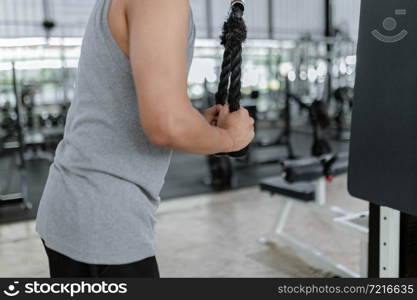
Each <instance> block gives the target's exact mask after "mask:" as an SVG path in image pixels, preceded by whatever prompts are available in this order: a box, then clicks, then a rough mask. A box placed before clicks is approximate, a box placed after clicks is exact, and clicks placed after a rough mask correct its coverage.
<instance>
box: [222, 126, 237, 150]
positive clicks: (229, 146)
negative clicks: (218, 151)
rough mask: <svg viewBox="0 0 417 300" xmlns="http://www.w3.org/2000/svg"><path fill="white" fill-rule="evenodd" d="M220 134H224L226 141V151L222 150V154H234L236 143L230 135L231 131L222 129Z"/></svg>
mask: <svg viewBox="0 0 417 300" xmlns="http://www.w3.org/2000/svg"><path fill="white" fill-rule="evenodd" d="M218 129H219V131H220V133H221V134H222V137H223V140H224V143H223V145H224V149H223V150H222V152H224V153H230V152H233V151H234V149H235V142H234V140H233V138H232V136H231V135H230V133H229V131H228V130H226V129H222V128H218Z"/></svg>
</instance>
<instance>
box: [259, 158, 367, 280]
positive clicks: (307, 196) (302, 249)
mask: <svg viewBox="0 0 417 300" xmlns="http://www.w3.org/2000/svg"><path fill="white" fill-rule="evenodd" d="M347 169H348V154H347V153H341V154H337V155H326V156H323V157H321V158H309V159H302V160H295V161H288V162H286V163H284V176H283V177H273V178H269V179H266V180H264V181H262V182H261V184H260V188H261V190H262V191H264V192H268V193H270V194H271V195H272V196H274V195H280V196H284V197H285V198H283V199H282V200H281V201H282V202H283V203H282V205H283V206H282V208H281V210H280V212H279V214H278V217H277V220H276V224H275V226H274V227H273V229H272V231H271V232H270V233H268V234H267V235H266V236H265V237H262V238H261V239H260V241H261V242H262V243H268V242H270V241H274V240H276V238H277V241H278V242H281V243H283V244H285V245H287V246H289V247H291V248H292V249H293V250H294V251H295V252H299V253H301V254H302V255H303V256H304V257H305V256H307V257H308V258H311V259H312V260H313V261H314V262H315V263H317V264H318V265H319V266H320V267H323V268H325V269H326V270H329V271H332V272H333V273H335V274H336V275H339V276H344V277H345V276H348V277H365V276H366V272H367V261H366V255H365V254H366V253H367V249H368V244H367V236H368V228H367V227H366V226H365V225H362V224H361V220H363V219H364V218H366V217H367V216H368V212H362V213H350V212H348V211H346V210H344V209H342V208H340V207H336V206H330V205H328V204H327V203H326V181H331V180H332V179H333V177H334V176H338V175H341V174H345V173H346V172H347ZM294 205H303V206H304V207H307V208H310V209H312V210H315V211H318V212H320V213H324V214H327V215H329V216H330V217H331V218H332V220H333V222H332V224H334V225H335V226H336V227H335V228H336V229H341V230H349V231H351V232H354V233H357V234H359V235H360V237H361V251H362V254H364V255H362V262H361V272H360V274H358V273H356V272H354V271H352V270H350V269H349V268H347V267H346V266H344V265H342V264H340V263H338V262H334V261H333V260H331V259H330V258H328V257H326V256H325V255H324V254H323V253H322V252H321V251H320V250H318V249H315V248H313V247H311V246H310V245H308V244H306V243H305V242H303V241H300V240H298V239H297V238H296V237H295V236H292V235H289V234H287V233H285V231H284V229H285V225H286V223H287V221H288V220H289V217H290V212H291V209H292V207H293V206H294Z"/></svg>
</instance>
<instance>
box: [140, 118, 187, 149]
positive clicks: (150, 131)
mask: <svg viewBox="0 0 417 300" xmlns="http://www.w3.org/2000/svg"><path fill="white" fill-rule="evenodd" d="M145 134H146V136H147V137H148V139H149V141H150V142H151V143H152V144H154V145H155V146H159V147H165V148H175V147H176V146H177V145H178V144H179V143H180V141H181V140H182V139H183V138H184V135H185V131H184V128H183V126H181V125H180V124H167V123H166V122H163V124H158V125H157V126H148V127H147V128H145Z"/></svg>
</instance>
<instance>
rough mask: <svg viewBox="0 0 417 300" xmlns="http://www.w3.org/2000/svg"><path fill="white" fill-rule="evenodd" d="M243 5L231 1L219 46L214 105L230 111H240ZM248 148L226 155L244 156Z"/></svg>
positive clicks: (243, 24) (244, 35) (242, 3)
mask: <svg viewBox="0 0 417 300" xmlns="http://www.w3.org/2000/svg"><path fill="white" fill-rule="evenodd" d="M244 10H245V5H244V2H243V1H233V2H232V6H231V10H230V15H229V18H228V19H227V21H226V22H225V23H224V25H223V32H222V35H221V44H222V45H223V46H224V49H225V50H224V54H223V63H222V70H221V74H220V80H219V88H218V91H217V94H216V104H221V105H225V104H229V107H230V111H231V112H234V111H237V110H239V109H240V99H241V92H240V90H241V87H242V82H241V78H242V44H243V43H244V42H245V40H246V37H247V29H246V24H245V21H244V20H243V12H244ZM247 151H248V148H245V149H243V150H241V151H238V152H233V153H228V155H230V156H232V157H242V156H244V155H246V153H247Z"/></svg>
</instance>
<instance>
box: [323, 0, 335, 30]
mask: <svg viewBox="0 0 417 300" xmlns="http://www.w3.org/2000/svg"><path fill="white" fill-rule="evenodd" d="M324 10H325V11H324V13H325V29H324V36H326V37H333V36H334V33H335V30H334V24H333V0H324Z"/></svg>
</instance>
